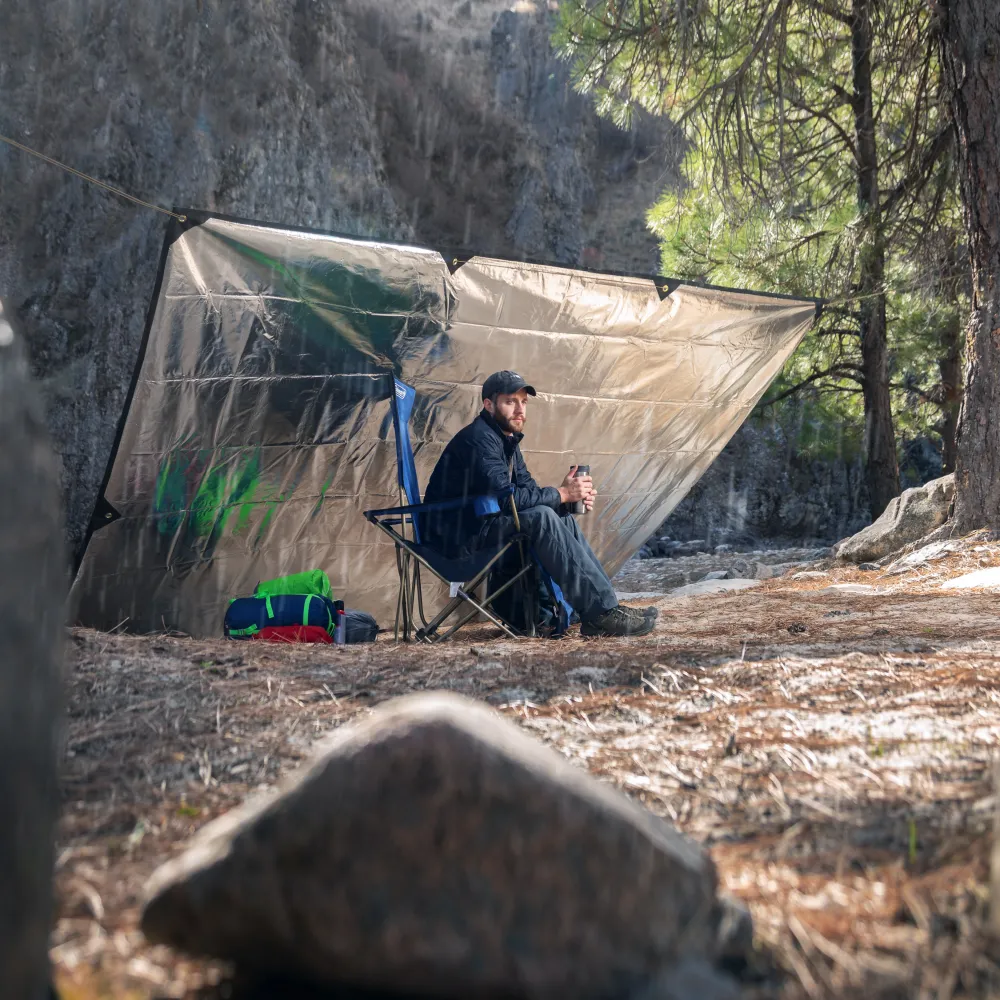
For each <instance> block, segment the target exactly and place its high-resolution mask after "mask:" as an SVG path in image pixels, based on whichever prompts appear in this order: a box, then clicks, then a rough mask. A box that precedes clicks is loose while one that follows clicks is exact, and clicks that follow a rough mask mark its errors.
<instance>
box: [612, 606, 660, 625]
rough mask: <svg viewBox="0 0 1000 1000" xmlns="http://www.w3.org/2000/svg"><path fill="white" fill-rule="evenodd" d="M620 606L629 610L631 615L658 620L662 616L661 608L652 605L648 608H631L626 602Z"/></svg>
mask: <svg viewBox="0 0 1000 1000" xmlns="http://www.w3.org/2000/svg"><path fill="white" fill-rule="evenodd" d="M618 607H620V608H622V609H623V610H624V611H627V612H628V613H629V614H630V615H635V616H636V617H637V618H649V619H651V620H652V621H656V619H657V618H659V617H660V609H659V608H654V607H653V606H652V605H650V606H649V607H648V608H630V607H628V606H627V605H625V604H619V605H618Z"/></svg>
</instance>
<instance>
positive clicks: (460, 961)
mask: <svg viewBox="0 0 1000 1000" xmlns="http://www.w3.org/2000/svg"><path fill="white" fill-rule="evenodd" d="M715 890H716V875H715V869H714V866H713V865H712V862H711V861H710V860H709V859H708V858H707V856H706V855H704V854H703V853H702V852H701V851H700V850H699V849H698V848H697V847H695V846H694V845H693V844H691V843H690V842H689V841H687V840H686V839H685V838H683V837H682V836H681V835H680V834H678V833H676V832H675V831H674V830H673V829H671V828H670V827H669V826H668V825H667V824H666V823H664V822H662V821H661V820H659V819H658V818H657V817H655V816H653V815H652V814H651V813H648V812H646V811H645V810H644V809H642V808H641V807H640V806H638V805H636V804H635V803H633V802H631V801H630V800H629V799H627V798H625V797H624V796H623V795H621V794H619V793H617V792H616V791H614V790H612V789H611V788H609V787H608V786H607V785H605V784H602V783H600V782H598V781H596V780H595V779H593V778H592V777H590V776H589V775H588V774H587V773H586V772H584V771H582V770H579V769H577V768H575V767H573V766H572V765H570V764H568V763H567V762H566V761H565V760H563V759H562V758H561V757H560V756H558V755H557V754H555V753H554V752H552V751H551V750H549V749H547V748H545V747H543V746H542V745H540V744H538V743H536V742H534V741H533V740H531V739H530V738H529V737H528V736H526V735H525V734H524V733H523V732H522V731H521V730H519V729H518V728H517V727H516V726H515V725H513V724H511V723H509V722H507V721H505V720H503V719H501V718H500V717H498V716H496V715H494V714H493V713H492V712H491V711H489V710H488V709H486V708H485V707H484V706H482V705H480V704H479V703H476V702H473V701H470V700H467V699H463V698H459V697H457V696H455V695H447V694H433V695H419V696H415V697H411V698H404V699H400V700H398V701H395V702H392V703H390V704H389V705H386V706H383V707H382V708H380V709H378V710H377V711H376V712H375V713H374V714H373V715H372V716H371V717H369V718H368V719H367V720H365V721H364V722H361V723H358V724H354V725H351V726H347V727H344V728H343V729H341V730H338V731H337V732H336V733H335V734H334V735H333V736H332V737H331V738H330V739H329V740H328V742H326V744H325V745H324V746H322V748H321V750H320V752H319V753H318V755H317V757H316V758H315V760H314V761H313V763H312V764H311V765H309V766H306V767H304V768H303V769H302V770H301V771H300V772H299V773H298V774H297V775H295V776H293V778H292V779H291V780H290V781H289V782H288V784H287V785H286V786H285V788H284V789H283V791H282V793H281V794H280V795H278V796H277V797H272V798H270V799H264V800H260V801H256V802H251V803H247V804H246V805H244V806H243V807H241V808H240V809H238V810H235V811H234V812H232V813H230V814H228V815H227V816H224V817H222V818H220V819H219V820H217V821H215V822H214V823H212V824H210V825H209V826H208V827H206V828H205V829H204V830H203V831H202V832H201V834H200V835H199V836H198V838H197V839H196V841H195V842H194V843H193V844H192V845H191V847H190V848H189V849H188V850H187V852H186V853H184V854H183V855H182V856H181V857H179V858H177V859H175V860H173V861H171V862H169V863H167V864H166V865H164V866H163V867H162V868H160V869H159V871H157V872H156V873H155V874H154V876H153V878H152V880H151V881H150V884H149V886H148V901H147V903H146V905H145V908H144V912H143V916H142V928H143V931H144V932H145V934H146V936H147V937H148V938H149V939H150V940H151V941H154V942H159V943H165V944H170V945H173V946H175V947H177V948H180V949H182V950H184V951H186V952H189V953H194V954H203V955H212V956H217V957H220V958H226V959H231V960H234V961H235V962H236V964H237V967H238V968H242V969H243V970H244V972H246V973H248V974H250V975H251V976H252V975H254V974H257V975H260V976H267V975H271V976H274V975H276V974H279V975H284V976H297V977H300V978H302V979H303V980H308V981H311V982H314V983H317V984H319V985H327V986H333V985H341V984H350V985H356V986H361V987H368V988H373V989H379V990H385V991H393V990H400V991H403V992H413V993H418V994H419V993H428V994H432V995H434V996H439V997H446V996H454V997H467V996H520V997H574V998H580V1000H586V998H590V997H593V998H598V997H609V996H627V995H629V994H631V993H634V992H638V991H639V990H640V989H642V988H643V987H644V986H646V985H647V984H649V983H650V982H651V981H653V980H654V979H655V977H656V976H657V975H659V974H660V973H662V972H664V970H666V969H669V968H671V967H672V966H673V965H674V964H675V963H676V962H677V961H679V959H680V957H682V956H683V957H686V958H693V959H697V958H707V959H711V958H712V957H713V956H714V954H715V953H716V952H717V951H718V949H719V948H720V944H719V933H720V924H721V922H722V919H723V914H722V911H723V908H722V906H721V905H720V904H719V903H718V902H717V901H716V898H715Z"/></svg>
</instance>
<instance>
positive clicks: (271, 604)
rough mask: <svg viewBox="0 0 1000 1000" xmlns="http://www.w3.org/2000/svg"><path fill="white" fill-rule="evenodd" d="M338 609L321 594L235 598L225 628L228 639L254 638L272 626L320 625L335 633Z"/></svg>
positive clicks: (224, 624) (229, 609) (228, 612)
mask: <svg viewBox="0 0 1000 1000" xmlns="http://www.w3.org/2000/svg"><path fill="white" fill-rule="evenodd" d="M336 612H337V609H336V607H335V606H334V603H333V601H331V600H330V598H329V597H323V596H322V595H320V594H276V595H275V596H274V597H234V598H233V599H232V601H230V602H229V608H228V609H227V611H226V618H225V621H224V622H223V631H224V632H225V634H226V637H227V638H229V639H252V638H253V637H254V636H255V635H256V634H257V633H258V632H259V631H260V630H261V629H262V628H266V627H267V626H269V625H318V626H319V627H320V628H323V629H326V631H327V632H329V633H330V635H333V634H334V630H335V628H336V623H337V614H336Z"/></svg>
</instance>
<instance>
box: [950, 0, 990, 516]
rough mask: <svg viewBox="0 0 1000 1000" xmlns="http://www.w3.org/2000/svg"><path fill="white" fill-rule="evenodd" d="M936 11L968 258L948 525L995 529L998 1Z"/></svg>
mask: <svg viewBox="0 0 1000 1000" xmlns="http://www.w3.org/2000/svg"><path fill="white" fill-rule="evenodd" d="M936 13H937V17H938V31H939V34H940V40H941V59H942V63H943V66H944V76H945V83H946V86H947V88H948V92H949V93H948V96H949V101H950V104H951V111H952V117H953V118H954V121H955V128H956V131H957V133H958V163H959V177H960V180H961V185H962V200H963V203H964V206H965V226H966V230H967V232H968V237H969V257H970V259H971V261H972V318H971V320H970V321H969V327H968V331H967V334H966V345H967V346H966V358H967V360H966V366H965V397H964V400H963V402H962V411H961V415H960V417H959V423H958V449H957V457H956V463H955V484H956V494H955V516H954V523H955V528H956V530H957V531H958V532H962V533H964V532H968V531H972V530H973V529H975V528H980V527H984V526H985V527H989V528H992V529H993V530H1000V4H998V3H997V0H939V2H938V3H937V5H936Z"/></svg>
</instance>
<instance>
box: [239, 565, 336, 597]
mask: <svg viewBox="0 0 1000 1000" xmlns="http://www.w3.org/2000/svg"><path fill="white" fill-rule="evenodd" d="M285 594H316V595H317V596H319V597H327V598H329V599H330V600H333V588H332V587H331V586H330V578H329V577H328V576H327V575H326V573H324V572H323V570H321V569H308V570H306V571H305V572H304V573H292V575H291V576H276V577H275V578H274V579H273V580H263V581H261V582H260V583H258V584H257V589H256V590H255V591H254V592H253V595H254V597H281V596H283V595H285Z"/></svg>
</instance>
